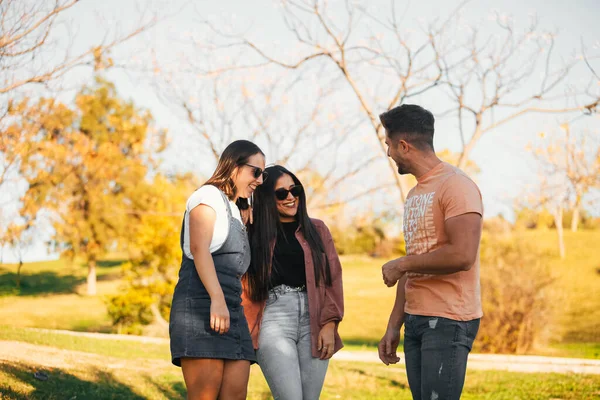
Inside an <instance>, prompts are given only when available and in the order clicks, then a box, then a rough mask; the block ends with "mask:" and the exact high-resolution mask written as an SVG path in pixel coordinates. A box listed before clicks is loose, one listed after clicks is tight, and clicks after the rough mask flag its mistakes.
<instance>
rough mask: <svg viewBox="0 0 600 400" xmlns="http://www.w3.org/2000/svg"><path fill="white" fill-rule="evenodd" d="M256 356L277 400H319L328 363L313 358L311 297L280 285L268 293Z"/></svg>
mask: <svg viewBox="0 0 600 400" xmlns="http://www.w3.org/2000/svg"><path fill="white" fill-rule="evenodd" d="M258 346H259V348H258V350H257V352H256V355H257V359H258V365H260V368H261V370H262V372H263V374H264V376H265V379H266V380H267V383H268V384H269V388H270V389H271V393H272V394H273V398H274V399H282V400H317V399H318V398H319V396H320V394H321V389H322V388H323V382H324V381H325V375H326V373H327V366H328V365H329V360H321V359H319V358H313V357H312V354H311V342H310V317H309V314H308V296H307V294H306V292H305V291H298V290H295V289H294V288H290V287H289V286H285V285H280V286H277V287H275V288H273V289H272V290H271V291H270V292H269V299H268V300H267V305H266V307H265V311H264V314H263V318H262V323H261V327H260V334H259V339H258Z"/></svg>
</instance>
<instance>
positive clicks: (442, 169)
mask: <svg viewBox="0 0 600 400" xmlns="http://www.w3.org/2000/svg"><path fill="white" fill-rule="evenodd" d="M417 181H418V183H417V186H415V187H414V188H413V189H412V190H411V191H410V192H409V193H408V197H407V199H406V203H405V205H404V238H405V241H406V254H407V255H415V254H424V253H429V252H431V251H434V250H436V249H438V248H439V247H441V246H443V245H444V244H446V243H448V237H447V236H446V232H445V230H444V222H445V221H446V220H447V219H449V218H452V217H456V216H459V215H462V214H467V213H477V214H480V215H481V216H482V217H483V203H482V200H481V193H480V191H479V188H478V187H477V185H476V184H475V182H473V181H472V180H471V179H470V178H469V177H468V176H467V175H466V174H465V173H464V172H462V171H461V170H460V169H458V168H456V167H453V166H452V165H450V164H447V163H445V162H442V163H440V164H439V165H437V166H435V167H434V168H433V169H432V170H431V171H429V172H428V173H427V174H425V175H423V176H421V177H420V178H419V179H418V180H417ZM482 220H483V218H482ZM405 288H406V303H405V306H404V311H405V312H407V313H409V314H414V315H425V316H436V317H444V318H449V319H453V320H457V321H470V320H472V319H476V318H481V316H482V315H483V312H482V309H481V289H480V282H479V253H478V254H477V258H476V261H475V264H474V265H473V266H472V267H471V269H469V270H468V271H461V272H456V273H453V274H447V275H430V274H422V273H416V272H409V273H407V279H406V286H405Z"/></svg>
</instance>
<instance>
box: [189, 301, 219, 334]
mask: <svg viewBox="0 0 600 400" xmlns="http://www.w3.org/2000/svg"><path fill="white" fill-rule="evenodd" d="M186 327H187V328H188V329H189V330H191V334H192V336H193V337H199V336H210V335H211V334H212V333H213V332H214V331H213V330H212V329H210V301H209V300H205V299H187V313H186Z"/></svg>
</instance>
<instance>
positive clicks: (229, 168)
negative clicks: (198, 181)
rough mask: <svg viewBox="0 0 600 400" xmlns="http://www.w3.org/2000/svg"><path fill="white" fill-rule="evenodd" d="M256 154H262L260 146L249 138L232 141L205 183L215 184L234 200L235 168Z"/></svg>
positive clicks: (235, 191) (235, 190)
mask: <svg viewBox="0 0 600 400" xmlns="http://www.w3.org/2000/svg"><path fill="white" fill-rule="evenodd" d="M255 154H262V155H263V156H264V155H265V153H263V152H262V150H261V149H260V147H258V146H257V145H255V144H254V143H252V142H250V141H248V140H236V141H234V142H231V143H230V144H229V145H228V146H227V147H226V148H225V150H223V153H222V154H221V157H219V162H218V163H217V168H216V169H215V172H213V174H212V176H211V177H210V179H209V180H207V181H206V182H205V183H204V185H213V186H216V187H218V188H219V189H220V190H221V191H222V192H223V193H225V194H226V195H227V197H229V200H233V199H234V198H235V195H236V193H237V189H236V187H235V183H234V182H233V179H232V178H231V175H232V174H233V170H234V169H235V168H236V167H239V166H240V165H244V164H245V163H247V162H248V159H249V158H250V157H252V156H253V155H255Z"/></svg>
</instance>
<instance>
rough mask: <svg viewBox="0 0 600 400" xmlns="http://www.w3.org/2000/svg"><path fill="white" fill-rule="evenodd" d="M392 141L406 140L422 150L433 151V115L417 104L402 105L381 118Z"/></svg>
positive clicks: (385, 113)
mask: <svg viewBox="0 0 600 400" xmlns="http://www.w3.org/2000/svg"><path fill="white" fill-rule="evenodd" d="M379 119H380V120H381V124H382V125H383V127H384V128H385V130H386V131H387V134H388V136H389V137H390V138H391V139H392V140H395V139H404V140H406V141H407V142H408V143H410V144H412V145H413V146H415V147H416V148H418V149H420V150H428V149H431V150H433V132H434V128H433V125H434V124H435V118H434V117H433V114H432V113H431V112H430V111H428V110H426V109H424V108H423V107H421V106H418V105H416V104H402V105H401V106H398V107H395V108H392V109H391V110H388V111H386V112H384V113H383V114H381V115H380V116H379Z"/></svg>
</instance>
